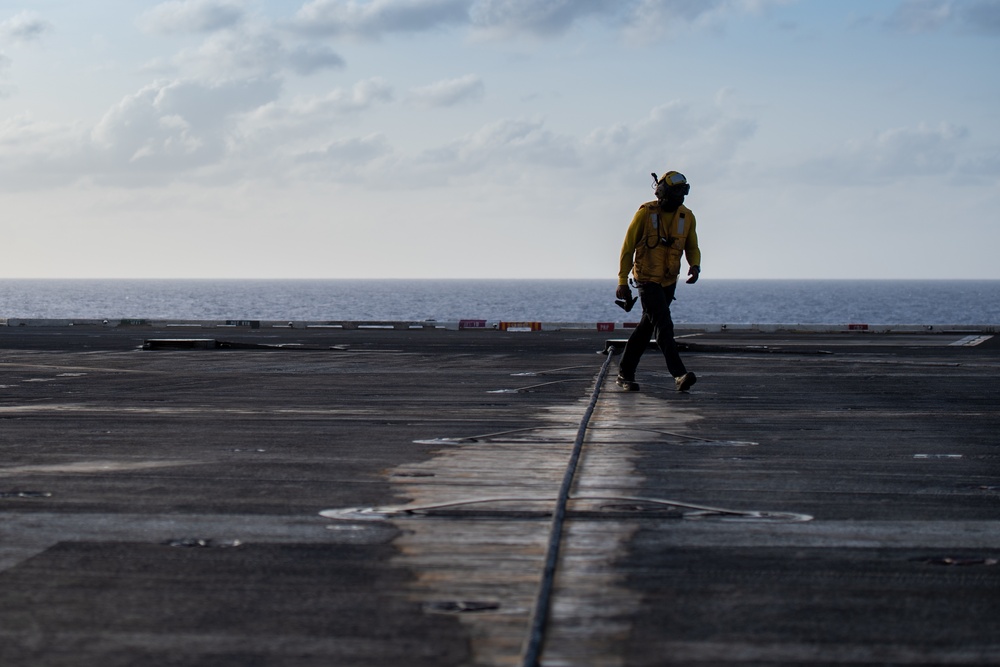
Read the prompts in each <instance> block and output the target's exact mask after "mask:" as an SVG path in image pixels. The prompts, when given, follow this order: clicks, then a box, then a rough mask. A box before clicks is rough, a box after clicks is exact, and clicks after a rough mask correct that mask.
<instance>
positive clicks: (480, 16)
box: [469, 0, 634, 36]
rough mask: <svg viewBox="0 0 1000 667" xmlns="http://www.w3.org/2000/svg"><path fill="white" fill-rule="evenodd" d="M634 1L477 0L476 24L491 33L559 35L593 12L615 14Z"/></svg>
mask: <svg viewBox="0 0 1000 667" xmlns="http://www.w3.org/2000/svg"><path fill="white" fill-rule="evenodd" d="M630 4H634V3H631V2H628V1H622V0H475V2H474V3H473V5H472V8H471V10H470V12H469V16H470V19H471V21H472V24H473V25H474V26H475V27H476V28H479V29H481V30H484V31H486V32H488V33H490V34H495V35H500V36H513V35H517V34H525V33H526V34H530V35H542V36H544V35H557V34H561V33H563V32H565V31H566V30H568V29H569V28H570V27H572V26H573V25H574V24H575V23H577V22H578V21H580V20H582V19H584V18H587V17H590V16H615V15H618V14H620V13H621V12H622V10H623V9H625V8H627V7H628V6H629V5H630Z"/></svg>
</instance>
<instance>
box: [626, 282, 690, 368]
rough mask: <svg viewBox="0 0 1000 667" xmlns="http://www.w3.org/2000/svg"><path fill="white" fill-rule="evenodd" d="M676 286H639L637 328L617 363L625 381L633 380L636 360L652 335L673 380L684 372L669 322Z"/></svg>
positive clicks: (672, 325) (672, 328) (637, 362)
mask: <svg viewBox="0 0 1000 667" xmlns="http://www.w3.org/2000/svg"><path fill="white" fill-rule="evenodd" d="M676 290H677V283H674V284H673V285H669V286H668V287H662V286H661V285H658V284H656V283H643V284H641V285H639V301H640V303H642V319H641V320H639V325H638V326H637V327H636V328H635V330H634V331H633V332H632V335H631V336H629V337H628V343H626V344H625V352H624V353H623V354H622V360H621V363H620V364H619V372H620V373H621V374H622V375H623V376H624V377H626V378H630V379H634V378H635V369H636V367H637V366H638V365H639V357H641V356H642V353H643V352H645V350H646V347H647V346H648V345H649V341H650V339H651V338H653V337H654V336H655V337H656V344H657V345H658V346H659V348H660V351H661V352H663V357H664V358H665V359H666V360H667V370H669V371H670V374H671V375H673V376H674V377H680V376H681V375H684V373H686V372H687V369H686V368H684V362H683V361H681V356H680V355H679V354H678V353H677V343H675V342H674V321H673V320H672V319H670V302H671V301H673V300H674V292H675V291H676Z"/></svg>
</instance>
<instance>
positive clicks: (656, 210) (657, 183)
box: [615, 171, 701, 391]
mask: <svg viewBox="0 0 1000 667" xmlns="http://www.w3.org/2000/svg"><path fill="white" fill-rule="evenodd" d="M653 181H654V183H653V187H654V188H655V190H656V201H651V202H647V203H645V204H643V205H642V206H640V207H639V210H638V211H637V212H636V214H635V217H634V218H632V224H630V225H629V228H628V231H627V232H626V233H625V242H624V243H623V244H622V253H621V262H620V265H619V269H618V290H617V291H616V293H615V294H616V296H617V297H618V298H619V299H622V300H623V301H626V302H631V301H633V299H632V290H631V289H629V284H628V280H629V272H631V273H632V276H633V282H634V284H635V285H636V287H637V288H638V290H639V300H640V302H641V303H642V319H641V320H639V325H638V326H637V327H636V328H635V330H634V331H633V332H632V335H631V336H629V339H628V343H626V345H625V352H624V353H623V354H622V360H621V363H620V364H619V371H618V380H617V382H618V386H619V387H621V388H623V389H625V390H626V391H638V390H639V385H638V384H637V383H636V381H635V369H636V367H637V366H638V365H639V358H640V357H641V356H642V353H643V351H645V349H646V346H647V345H648V344H649V341H650V338H652V337H653V336H655V337H656V344H657V345H658V346H659V348H660V350H661V351H662V352H663V356H664V358H665V359H666V360H667V370H669V371H670V374H671V375H673V376H674V383H675V386H676V388H677V391H687V390H688V389H689V388H690V387H691V385H693V384H694V383H695V381H696V380H697V378H696V377H695V374H694V373H690V372H688V370H687V368H685V367H684V362H683V361H681V357H680V355H679V354H678V353H677V344H676V343H675V342H674V322H673V320H672V319H671V318H670V302H671V301H673V300H674V291H675V290H676V289H677V277H678V275H680V271H681V256H682V255H683V256H684V257H685V258H686V259H687V263H688V266H689V267H690V268H689V269H688V279H687V282H689V283H694V282H696V281H697V280H698V275H699V274H700V273H701V250H699V249H698V234H697V232H696V231H695V220H694V213H692V212H691V209H689V208H687V207H686V206H684V197H685V196H686V195H687V194H688V192H689V191H690V189H691V186H690V185H688V182H687V179H686V178H685V177H684V175H683V174H681V173H678V172H676V171H668V172H667V173H665V174H664V175H663V176H661V177H660V178H656V174H653Z"/></svg>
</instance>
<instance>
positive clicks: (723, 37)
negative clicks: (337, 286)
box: [0, 0, 1000, 284]
mask: <svg viewBox="0 0 1000 667" xmlns="http://www.w3.org/2000/svg"><path fill="white" fill-rule="evenodd" d="M998 67H1000V0H367V1H366V0H280V1H278V0H168V1H166V2H157V1H153V0H150V1H146V0H88V2H69V1H67V0H32V1H31V2H11V1H9V0H0V247H2V248H3V252H2V262H0V278H361V279H381V278H456V279H472V278H491V279H492V278H527V279H540V278H572V279H580V278H600V279H607V280H608V281H609V283H612V284H613V283H614V282H615V281H616V276H617V272H618V259H619V252H620V248H621V244H622V239H623V238H624V234H625V230H626V228H627V226H628V224H629V222H630V221H631V219H632V216H633V215H634V213H635V211H636V209H637V208H638V206H639V205H640V204H642V203H643V202H645V201H649V200H651V199H653V193H652V190H651V187H650V184H651V182H652V179H651V177H650V173H651V172H656V173H657V174H662V173H663V172H664V171H667V170H677V171H680V172H682V173H684V174H685V175H686V176H687V177H688V180H689V182H690V183H691V193H690V195H689V196H688V199H687V202H686V204H687V205H688V206H689V207H690V208H691V209H692V210H693V211H694V214H695V216H696V218H697V224H698V237H699V240H700V245H701V249H702V276H703V277H704V278H753V279H761V278H776V279H807V278H816V279H830V278H848V279H1000V261H998V257H1000V224H998V223H1000V213H998V212H1000V121H998V119H1000V79H998V77H997V74H996V72H997V70H998Z"/></svg>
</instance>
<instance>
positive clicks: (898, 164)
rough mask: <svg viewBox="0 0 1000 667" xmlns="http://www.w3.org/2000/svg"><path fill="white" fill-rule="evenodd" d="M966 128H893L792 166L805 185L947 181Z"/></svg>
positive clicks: (960, 154) (949, 125)
mask: <svg viewBox="0 0 1000 667" xmlns="http://www.w3.org/2000/svg"><path fill="white" fill-rule="evenodd" d="M968 134H969V132H968V130H967V129H966V128H964V127H961V126H959V125H954V124H952V123H941V124H940V125H938V126H936V127H933V126H929V125H927V124H923V123H922V124H920V125H917V126H915V127H897V128H891V129H888V130H884V131H882V132H879V133H877V134H875V135H874V136H872V137H870V138H868V139H855V140H852V141H849V142H847V144H846V145H845V147H844V148H843V149H842V150H840V151H838V152H835V153H831V154H829V155H826V156H822V157H819V158H815V159H811V160H808V161H806V162H805V163H803V164H801V165H798V166H797V167H795V170H794V171H795V174H796V176H798V177H801V178H803V179H804V180H806V181H813V182H820V183H827V184H831V185H833V184H836V185H837V186H855V185H884V184H886V183H893V182H899V181H903V180H906V179H910V178H914V177H920V176H934V177H937V178H939V179H940V180H942V181H945V180H950V179H951V178H952V176H953V174H954V173H955V169H956V167H957V166H958V165H959V163H960V161H961V160H963V159H964V158H963V155H964V150H963V149H964V142H965V139H966V138H967V137H968Z"/></svg>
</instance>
